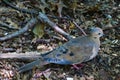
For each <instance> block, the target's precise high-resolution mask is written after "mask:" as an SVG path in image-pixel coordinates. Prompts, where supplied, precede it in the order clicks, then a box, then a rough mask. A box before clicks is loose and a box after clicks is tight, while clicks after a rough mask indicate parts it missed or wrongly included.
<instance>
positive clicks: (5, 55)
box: [0, 52, 41, 60]
mask: <svg viewBox="0 0 120 80" xmlns="http://www.w3.org/2000/svg"><path fill="white" fill-rule="evenodd" d="M40 54H41V53H39V52H26V53H16V52H14V53H0V59H21V60H24V59H26V60H27V59H31V60H35V59H37V58H39V57H40Z"/></svg>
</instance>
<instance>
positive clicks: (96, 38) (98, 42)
mask: <svg viewBox="0 0 120 80" xmlns="http://www.w3.org/2000/svg"><path fill="white" fill-rule="evenodd" d="M91 38H92V39H93V40H94V41H95V43H96V44H98V45H99V46H100V37H96V36H91Z"/></svg>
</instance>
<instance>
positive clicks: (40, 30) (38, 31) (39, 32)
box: [33, 23, 45, 38]
mask: <svg viewBox="0 0 120 80" xmlns="http://www.w3.org/2000/svg"><path fill="white" fill-rule="evenodd" d="M44 27H45V24H43V23H37V24H36V26H35V27H34V29H33V33H34V34H35V36H36V37H38V38H41V37H42V36H43V35H44Z"/></svg>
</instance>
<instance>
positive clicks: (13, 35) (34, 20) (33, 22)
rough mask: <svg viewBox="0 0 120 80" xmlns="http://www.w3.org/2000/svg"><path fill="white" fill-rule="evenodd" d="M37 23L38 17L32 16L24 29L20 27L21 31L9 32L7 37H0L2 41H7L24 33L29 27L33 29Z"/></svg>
mask: <svg viewBox="0 0 120 80" xmlns="http://www.w3.org/2000/svg"><path fill="white" fill-rule="evenodd" d="M36 23H37V19H35V18H32V19H31V20H30V21H29V22H28V23H27V24H26V26H25V27H23V28H22V29H20V30H19V31H16V32H15V33H12V34H9V35H7V36H5V37H0V41H5V40H8V39H11V38H14V37H16V36H19V35H21V34H24V33H25V32H26V31H28V30H29V29H31V28H32V27H33V25H35V24H36Z"/></svg>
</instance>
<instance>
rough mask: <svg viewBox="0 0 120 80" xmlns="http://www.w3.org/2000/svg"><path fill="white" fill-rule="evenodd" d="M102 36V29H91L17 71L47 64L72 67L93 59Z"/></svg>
mask: <svg viewBox="0 0 120 80" xmlns="http://www.w3.org/2000/svg"><path fill="white" fill-rule="evenodd" d="M102 35H103V31H102V29H100V28H98V27H96V28H92V29H91V31H90V34H88V35H87V36H80V37H77V38H74V39H72V40H70V41H68V42H66V43H65V44H63V45H62V46H59V47H57V48H56V49H54V50H52V51H50V52H48V53H45V54H43V55H41V57H40V59H37V60H35V61H33V62H31V63H28V64H26V65H24V66H22V67H20V68H19V69H18V71H19V73H21V72H24V71H27V70H30V69H32V68H33V67H34V66H37V65H39V66H43V65H45V64H49V63H55V64H62V65H73V64H78V63H82V62H86V61H89V60H91V59H93V58H94V57H95V56H96V55H97V54H98V50H99V47H100V40H99V38H100V37H101V36H102Z"/></svg>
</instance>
